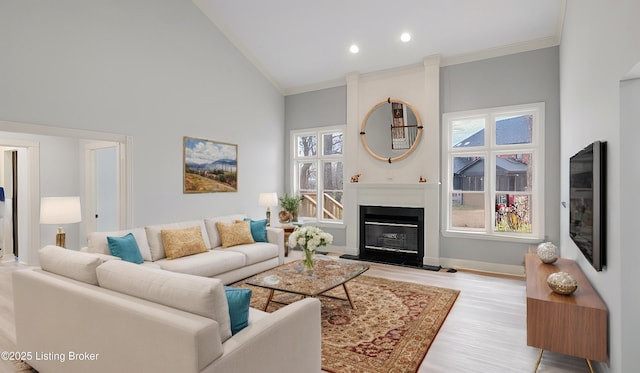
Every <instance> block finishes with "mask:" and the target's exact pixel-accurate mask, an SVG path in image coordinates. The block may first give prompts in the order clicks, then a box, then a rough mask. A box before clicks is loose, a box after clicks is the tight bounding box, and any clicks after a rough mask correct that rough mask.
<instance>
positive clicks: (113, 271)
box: [96, 261, 231, 343]
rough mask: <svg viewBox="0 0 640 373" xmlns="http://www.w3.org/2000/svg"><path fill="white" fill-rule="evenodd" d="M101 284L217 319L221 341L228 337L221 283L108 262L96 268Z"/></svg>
mask: <svg viewBox="0 0 640 373" xmlns="http://www.w3.org/2000/svg"><path fill="white" fill-rule="evenodd" d="M96 273H97V276H98V282H99V284H100V286H101V287H103V288H106V289H110V290H114V291H117V292H120V293H123V294H127V295H131V296H134V297H138V298H142V299H146V300H148V301H151V302H155V303H160V304H164V305H166V306H169V307H173V308H177V309H180V310H183V311H187V312H191V313H195V314H197V315H200V316H204V317H207V318H210V319H212V320H215V321H217V322H218V325H219V327H220V337H221V339H222V342H223V343H224V341H226V340H227V339H229V338H230V337H231V320H230V317H229V308H228V305H227V297H226V295H225V292H224V287H223V284H222V282H220V280H217V279H213V278H206V277H199V276H191V275H186V274H182V273H175V272H169V271H163V270H158V269H153V268H148V267H143V266H139V265H136V264H133V263H129V262H125V261H109V262H106V263H104V264H102V265H100V266H99V267H98V269H97V271H96Z"/></svg>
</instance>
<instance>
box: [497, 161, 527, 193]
mask: <svg viewBox="0 0 640 373" xmlns="http://www.w3.org/2000/svg"><path fill="white" fill-rule="evenodd" d="M531 159H532V157H531V153H516V154H501V155H498V156H496V191H505V192H506V191H508V192H525V191H527V192H529V191H531V189H532V188H531V185H532V182H533V175H532V172H531V171H532V164H531Z"/></svg>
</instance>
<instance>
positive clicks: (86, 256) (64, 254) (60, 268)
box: [38, 245, 118, 285]
mask: <svg viewBox="0 0 640 373" xmlns="http://www.w3.org/2000/svg"><path fill="white" fill-rule="evenodd" d="M38 260H39V261H40V267H42V269H43V270H45V271H47V272H51V273H55V274H57V275H60V276H64V277H68V278H72V279H74V280H78V281H82V282H86V283H87V284H91V285H98V278H97V276H96V268H98V266H99V265H101V264H102V263H104V262H105V257H103V256H101V254H91V253H83V252H80V251H74V250H67V249H64V248H62V247H59V246H53V245H48V246H45V247H43V248H42V249H40V250H39V251H38ZM117 261H118V260H114V262H117Z"/></svg>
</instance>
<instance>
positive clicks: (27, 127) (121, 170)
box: [0, 121, 132, 265]
mask: <svg viewBox="0 0 640 373" xmlns="http://www.w3.org/2000/svg"><path fill="white" fill-rule="evenodd" d="M55 138H66V139H76V140H78V141H79V143H78V145H80V146H82V145H81V144H90V143H100V142H103V143H109V146H108V147H111V148H113V147H114V146H115V148H117V155H116V156H114V157H113V158H115V162H116V163H117V167H116V170H117V177H116V178H117V180H118V186H117V188H118V192H117V197H116V198H117V200H118V201H117V206H118V208H117V217H118V223H117V224H118V227H119V228H120V229H124V228H125V227H128V226H129V224H130V222H131V218H132V210H131V208H130V205H131V199H130V195H131V185H130V175H131V162H130V159H129V155H130V154H131V146H132V145H131V141H132V139H131V137H130V136H126V135H120V134H113V133H105V132H93V131H86V130H77V129H69V128H63V127H53V126H43V125H35V124H28V123H18V122H7V121H0V147H3V146H5V147H8V146H13V147H17V148H23V151H24V154H25V155H26V156H25V159H26V161H24V162H20V160H19V168H18V170H19V172H24V175H23V174H21V176H20V182H21V188H20V191H21V192H20V194H19V198H20V200H24V201H25V202H24V205H20V206H21V207H20V210H19V212H20V214H19V222H20V223H19V224H20V225H19V229H20V227H24V228H25V229H24V231H25V232H23V233H22V234H19V242H18V243H19V245H20V256H19V261H20V262H21V263H25V264H28V265H38V264H39V263H38V255H37V253H38V250H39V249H40V248H41V247H42V246H43V245H45V244H47V242H49V240H41V238H40V237H41V235H42V233H41V230H43V231H44V233H45V235H44V236H42V237H49V236H51V235H50V234H49V233H48V231H47V230H50V229H54V228H52V227H49V226H46V225H44V226H41V225H40V222H39V220H40V214H39V209H40V197H41V193H40V184H41V183H43V185H52V184H55V185H56V186H58V185H59V184H58V183H57V178H58V177H59V172H57V170H56V169H55V167H58V165H57V164H56V165H55V167H53V168H51V167H48V168H47V169H46V170H43V172H44V173H43V175H42V177H41V175H40V146H41V143H42V146H43V149H45V148H46V150H47V152H48V153H47V154H48V156H51V154H54V155H55V154H56V150H55V149H56V148H55V146H56V143H55V141H53V142H52V143H48V142H49V141H50V139H52V140H53V139H55ZM7 139H8V140H7ZM11 139H16V140H11ZM52 149H53V153H52ZM66 150H68V149H66ZM83 151H84V148H83V147H80V148H78V153H76V154H78V156H79V157H80V158H81V159H84V158H86V157H85V155H83ZM68 154H69V152H67V155H68ZM98 157H100V156H98ZM82 162H83V163H84V165H83V164H82V163H80V164H78V166H80V169H81V171H80V172H76V173H75V174H76V175H78V176H79V178H78V179H75V177H74V180H73V182H72V183H70V184H69V183H67V184H65V186H64V187H56V190H55V191H54V192H55V194H56V195H64V194H69V193H73V194H76V193H77V192H78V188H75V187H74V185H77V186H78V187H79V189H80V190H81V191H83V192H80V194H81V196H80V197H81V203H82V205H83V208H84V210H83V221H82V222H81V223H80V224H79V226H78V228H77V232H78V235H77V237H76V241H79V242H77V243H78V244H79V245H76V246H78V248H80V247H81V243H82V242H86V237H87V232H89V231H88V230H87V227H88V225H89V224H88V223H87V221H92V220H94V219H87V216H90V215H88V214H87V210H86V209H87V207H86V206H87V205H88V204H87V195H88V194H87V189H86V187H85V185H87V179H89V177H88V175H89V173H87V170H88V169H90V168H89V165H88V164H89V163H90V162H88V161H87V160H86V159H85V160H84V161H82ZM83 166H84V167H83ZM60 167H65V165H64V164H60ZM0 174H4V172H2V173H0ZM75 183H77V184H75ZM65 189H66V190H65ZM74 192H75V193H74ZM52 193H53V192H52ZM23 222H24V223H23ZM27 227H29V228H31V229H26V228H27ZM36 227H39V229H38V228H36ZM33 228H35V229H33ZM67 238H69V237H67ZM5 259H6V258H5Z"/></svg>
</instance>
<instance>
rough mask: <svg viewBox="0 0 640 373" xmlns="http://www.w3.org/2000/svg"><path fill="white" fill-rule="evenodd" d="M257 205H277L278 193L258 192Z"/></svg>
mask: <svg viewBox="0 0 640 373" xmlns="http://www.w3.org/2000/svg"><path fill="white" fill-rule="evenodd" d="M258 205H259V206H260V207H274V206H278V193H260V197H259V198H258Z"/></svg>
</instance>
